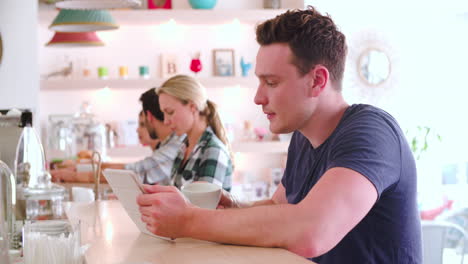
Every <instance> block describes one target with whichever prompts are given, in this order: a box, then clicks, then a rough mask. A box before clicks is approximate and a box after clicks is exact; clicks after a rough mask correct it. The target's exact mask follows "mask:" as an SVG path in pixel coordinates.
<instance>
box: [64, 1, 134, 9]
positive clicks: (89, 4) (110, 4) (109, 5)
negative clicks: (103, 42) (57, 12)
mask: <svg viewBox="0 0 468 264" xmlns="http://www.w3.org/2000/svg"><path fill="white" fill-rule="evenodd" d="M140 5H141V1H140V0H64V1H60V2H57V3H55V6H56V7H58V8H63V9H113V8H130V7H137V6H140Z"/></svg>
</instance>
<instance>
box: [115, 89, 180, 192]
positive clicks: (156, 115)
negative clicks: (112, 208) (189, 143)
mask: <svg viewBox="0 0 468 264" xmlns="http://www.w3.org/2000/svg"><path fill="white" fill-rule="evenodd" d="M140 102H141V105H142V107H143V111H144V113H145V116H146V128H147V129H148V132H149V135H150V136H151V137H152V138H153V139H156V138H158V139H159V140H160V141H161V142H160V143H159V144H158V146H157V147H156V150H155V151H154V152H153V155H151V156H150V157H147V158H145V159H144V160H141V161H138V162H135V163H130V164H126V165H125V166H124V168H125V169H128V170H133V171H135V172H136V173H137V174H138V175H140V177H141V179H142V181H143V182H144V183H151V184H154V183H158V184H160V185H169V184H170V182H171V171H172V166H173V165H174V160H175V158H176V156H177V154H178V153H179V150H180V148H181V147H182V142H183V139H184V138H185V136H181V137H178V136H177V135H175V134H174V133H172V131H171V129H170V128H169V127H168V126H167V125H165V124H164V114H163V113H162V111H161V108H160V107H159V96H158V95H157V94H156V90H155V88H151V89H149V90H148V91H146V92H144V93H143V94H142V95H141V97H140ZM112 167H113V168H119V167H116V166H112Z"/></svg>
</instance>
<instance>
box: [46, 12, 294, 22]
mask: <svg viewBox="0 0 468 264" xmlns="http://www.w3.org/2000/svg"><path fill="white" fill-rule="evenodd" d="M285 11H286V9H215V10H194V9H171V10H161V9H153V10H138V9H129V10H113V11H111V14H112V16H113V17H114V19H115V20H116V21H117V23H119V24H121V25H156V24H161V23H166V22H168V21H169V20H171V19H173V20H174V21H176V23H180V24H191V25H194V24H201V25H206V24H222V23H230V22H232V21H233V20H234V19H238V20H239V22H241V23H253V24H255V23H257V22H260V21H264V20H266V19H270V18H274V17H275V16H277V15H278V14H281V13H284V12H285ZM57 14H58V11H57V10H40V11H39V17H38V19H39V23H40V24H47V25H48V24H50V23H52V20H53V19H54V18H55V17H56V16H57Z"/></svg>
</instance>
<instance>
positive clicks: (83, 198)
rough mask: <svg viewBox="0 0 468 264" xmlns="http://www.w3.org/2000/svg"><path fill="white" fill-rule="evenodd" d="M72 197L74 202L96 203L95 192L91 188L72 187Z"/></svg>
mask: <svg viewBox="0 0 468 264" xmlns="http://www.w3.org/2000/svg"><path fill="white" fill-rule="evenodd" d="M72 196H73V201H74V202H92V201H94V191H93V190H92V189H91V188H85V187H72Z"/></svg>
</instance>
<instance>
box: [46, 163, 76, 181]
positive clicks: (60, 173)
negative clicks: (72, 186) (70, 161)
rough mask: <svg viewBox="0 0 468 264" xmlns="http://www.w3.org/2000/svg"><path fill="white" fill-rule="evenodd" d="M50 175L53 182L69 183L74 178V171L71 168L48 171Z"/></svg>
mask: <svg viewBox="0 0 468 264" xmlns="http://www.w3.org/2000/svg"><path fill="white" fill-rule="evenodd" d="M50 175H52V181H54V182H71V181H74V180H75V178H76V169H75V168H72V167H70V168H63V169H55V170H51V171H50Z"/></svg>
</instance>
